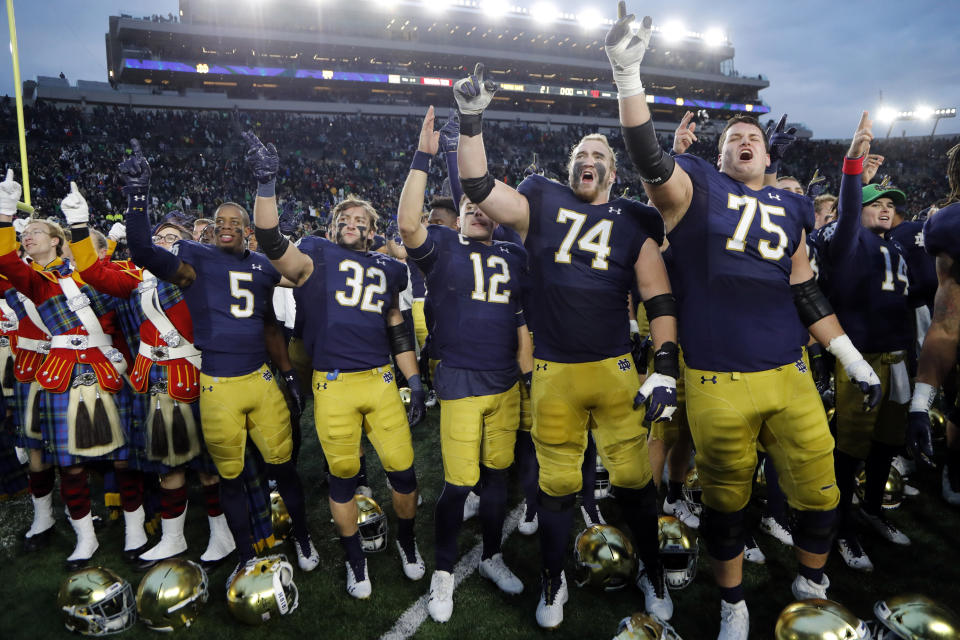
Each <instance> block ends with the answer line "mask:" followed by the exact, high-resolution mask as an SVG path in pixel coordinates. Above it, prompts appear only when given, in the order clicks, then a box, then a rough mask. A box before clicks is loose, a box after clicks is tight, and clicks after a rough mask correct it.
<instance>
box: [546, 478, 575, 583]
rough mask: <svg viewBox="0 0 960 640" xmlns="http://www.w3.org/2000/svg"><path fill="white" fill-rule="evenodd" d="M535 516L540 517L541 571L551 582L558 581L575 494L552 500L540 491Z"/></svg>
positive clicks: (570, 524)
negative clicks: (545, 573)
mask: <svg viewBox="0 0 960 640" xmlns="http://www.w3.org/2000/svg"><path fill="white" fill-rule="evenodd" d="M537 499H538V500H539V501H540V504H539V507H538V509H537V514H538V516H539V517H540V527H539V531H540V556H541V559H542V561H543V569H544V571H546V572H547V575H549V576H550V578H551V579H553V580H560V572H561V571H563V561H564V559H565V558H566V555H567V542H568V540H569V538H570V527H572V526H573V505H574V502H575V499H576V496H575V494H571V495H569V496H563V497H561V498H554V497H552V496H549V495H547V494H545V493H543V492H542V491H541V492H540V494H539V495H538V497H537Z"/></svg>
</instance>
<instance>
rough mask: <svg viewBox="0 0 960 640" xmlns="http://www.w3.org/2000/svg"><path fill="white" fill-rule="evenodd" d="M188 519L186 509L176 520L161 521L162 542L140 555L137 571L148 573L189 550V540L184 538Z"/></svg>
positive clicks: (135, 563) (135, 565)
mask: <svg viewBox="0 0 960 640" xmlns="http://www.w3.org/2000/svg"><path fill="white" fill-rule="evenodd" d="M186 519H187V510H186V509H184V510H183V513H181V514H180V515H179V516H177V517H176V518H164V519H162V520H161V521H160V527H161V530H162V531H163V533H162V534H161V536H160V542H158V543H157V544H155V545H154V546H153V547H151V548H150V549H148V550H146V551H144V552H143V553H141V554H140V556H139V557H138V558H137V560H136V561H135V562H134V567H135V568H136V569H137V571H146V570H147V569H149V568H150V567H152V566H154V565H155V564H157V563H158V562H160V561H161V560H166V559H167V558H173V557H175V556H178V555H180V554H181V553H183V552H184V551H186V550H187V539H186V538H185V537H184V536H183V525H184V522H186Z"/></svg>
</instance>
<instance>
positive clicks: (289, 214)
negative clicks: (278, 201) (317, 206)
mask: <svg viewBox="0 0 960 640" xmlns="http://www.w3.org/2000/svg"><path fill="white" fill-rule="evenodd" d="M300 219H301V215H300V212H299V211H297V210H296V205H295V204H294V202H293V200H287V201H286V202H284V203H283V211H281V212H280V233H282V234H283V235H285V236H292V235H294V234H296V233H297V231H298V230H299V229H300Z"/></svg>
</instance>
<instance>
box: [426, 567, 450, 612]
mask: <svg viewBox="0 0 960 640" xmlns="http://www.w3.org/2000/svg"><path fill="white" fill-rule="evenodd" d="M453 586H454V580H453V574H452V573H450V572H448V571H434V572H433V576H432V577H431V578H430V600H429V601H428V602H427V611H428V612H429V613H430V617H431V618H433V619H434V620H435V621H436V622H446V621H447V620H449V619H450V616H451V615H452V614H453Z"/></svg>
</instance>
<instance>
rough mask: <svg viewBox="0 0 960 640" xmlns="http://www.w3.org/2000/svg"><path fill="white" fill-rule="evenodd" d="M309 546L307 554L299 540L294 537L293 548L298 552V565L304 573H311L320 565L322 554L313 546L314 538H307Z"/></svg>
mask: <svg viewBox="0 0 960 640" xmlns="http://www.w3.org/2000/svg"><path fill="white" fill-rule="evenodd" d="M307 545H308V547H307V549H306V551H307V553H304V552H303V551H304V549H303V548H302V547H301V546H300V541H299V540H297V537H296V536H293V548H294V549H296V550H297V564H298V565H300V569H302V570H303V571H307V572H310V571H313V570H314V569H316V568H317V565H319V564H320V553H319V552H318V551H317V548H316V547H315V546H313V538H310V536H307Z"/></svg>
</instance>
